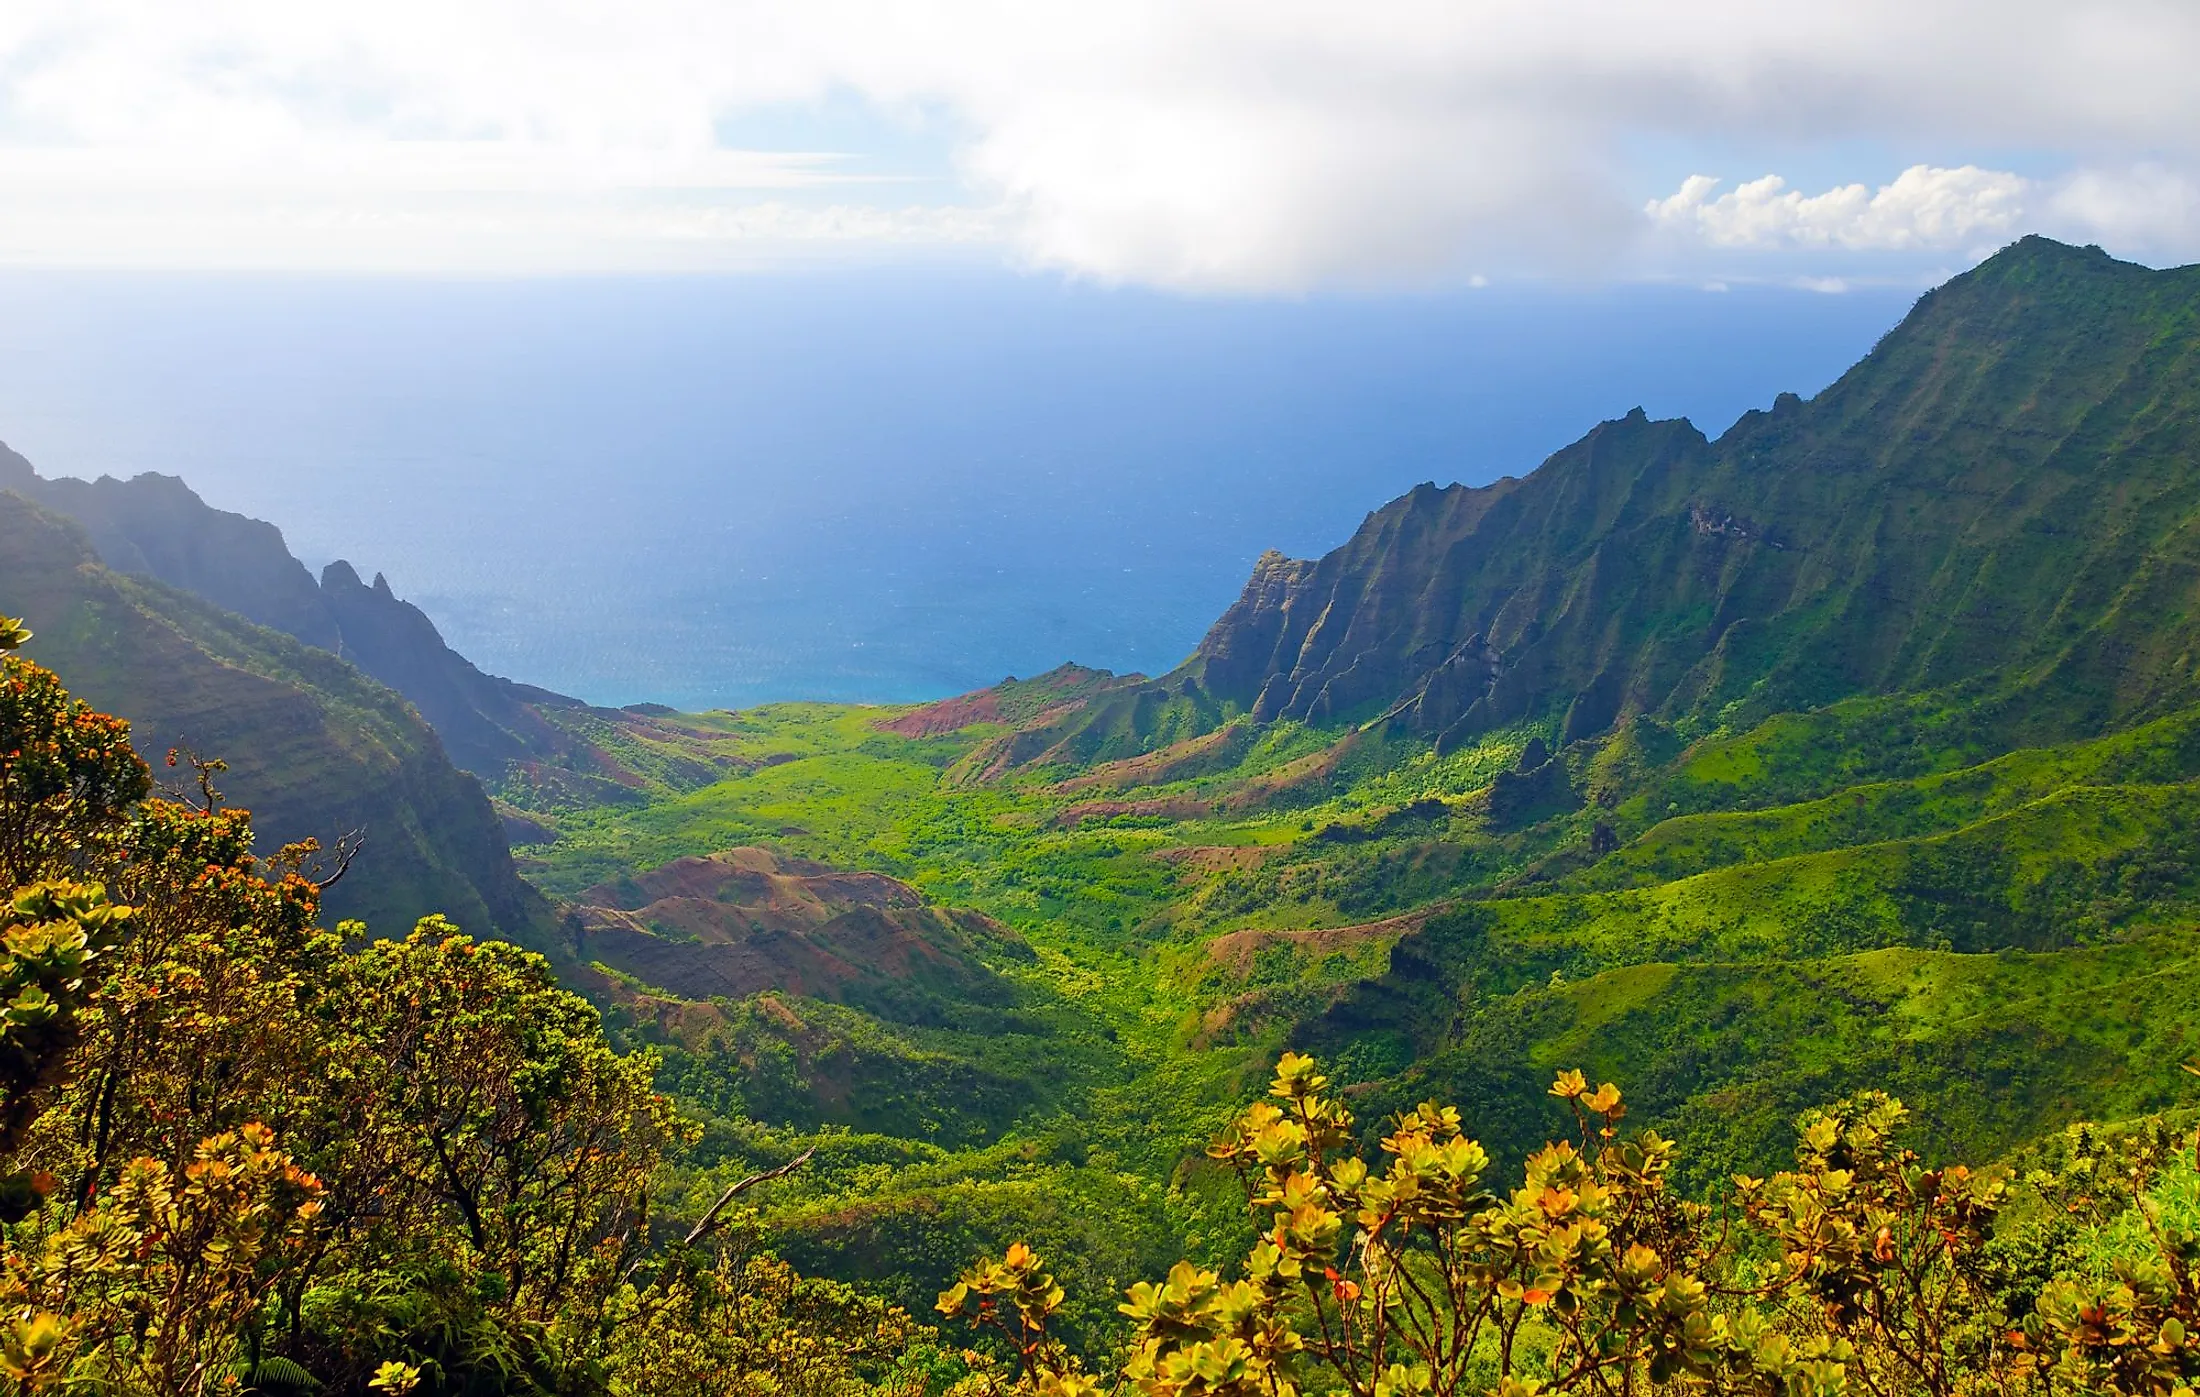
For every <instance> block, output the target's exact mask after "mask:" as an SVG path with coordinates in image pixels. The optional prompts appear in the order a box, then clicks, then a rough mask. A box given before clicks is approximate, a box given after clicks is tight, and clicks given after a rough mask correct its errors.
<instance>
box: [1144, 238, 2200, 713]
mask: <svg viewBox="0 0 2200 1397" xmlns="http://www.w3.org/2000/svg"><path fill="white" fill-rule="evenodd" d="M2196 537H2200V268H2186V269H2182V270H2178V271H2168V272H2156V271H2150V270H2147V269H2145V268H2142V267H2137V266H2132V265H2129V264H2126V263H2119V262H2115V261H2113V260H2111V259H2110V258H2108V257H2107V256H2106V255H2105V254H2102V253H2101V252H2099V251H2098V249H2087V250H2079V249H2074V248H2068V247H2064V246H2061V245H2060V244H2056V243H2052V242H2049V241H2047V240H2045V239H2040V238H2028V239H2025V240H2024V241H2023V242H2021V243H2018V244H2016V245H2014V246H2013V247H2011V248H2009V249H2007V250H2005V251H2004V252H2002V253H2001V254H1999V255H1997V256H1996V257H1994V258H1992V259H1990V260H1989V261H1987V262H1986V263H1984V264H1982V265H1981V266H1979V267H1978V268H1976V269H1975V270H1973V271H1972V272H1970V273H1968V274H1966V275H1964V276H1962V277H1958V278H1957V279H1955V280H1954V281H1953V282H1950V283H1949V284H1948V285H1946V286H1944V287H1942V288H1940V289H1939V290H1937V291H1935V292H1933V293H1931V294H1929V295H1927V296H1926V297H1925V298H1924V299H1923V300H1921V301H1920V302H1919V303H1918V305H1917V307H1916V308H1915V310H1913V312H1912V313H1911V314H1910V316H1909V317H1908V318H1907V319H1906V320H1905V321H1904V322H1903V323H1902V325H1900V326H1899V327H1898V328H1896V329H1895V330H1894V331H1893V332H1891V333H1890V334H1889V335H1888V336H1887V337H1886V338H1885V339H1884V340H1883V341H1882V342H1881V343H1880V345H1879V346H1878V347H1877V348H1876V349H1875V350H1874V351H1873V352H1872V353H1871V355H1870V356H1868V357H1867V358H1866V359H1864V360H1863V361H1862V362H1861V363H1859V364H1858V365H1857V366H1856V367H1855V368H1853V369H1852V370H1850V371H1849V373H1848V374H1846V375H1845V376H1843V378H1842V379H1841V380H1840V381H1839V382H1838V383H1836V384H1834V385H1833V386H1832V387H1831V388H1829V389H1827V390H1826V391H1825V392H1824V393H1822V394H1820V395H1819V396H1818V397H1817V398H1816V399H1814V400H1813V401H1811V402H1808V403H1806V402H1803V401H1802V400H1800V399H1798V398H1796V397H1794V396H1793V395H1783V396H1782V398H1781V399H1780V400H1779V402H1778V403H1777V404H1776V405H1775V406H1774V407H1773V409H1772V410H1771V411H1769V412H1759V413H1752V414H1750V415H1748V416H1747V417H1745V418H1743V419H1742V421H1740V422H1739V423H1737V424H1736V425H1735V426H1734V427H1733V428H1732V429H1731V430H1730V431H1729V432H1727V434H1726V435H1725V436H1723V437H1722V438H1721V439H1720V440H1718V441H1717V442H1709V441H1706V440H1705V439H1704V438H1703V436H1702V435H1701V434H1700V433H1698V432H1697V431H1696V430H1695V429H1694V428H1693V427H1692V426H1690V425H1689V424H1688V423H1686V422H1684V421H1673V422H1653V421H1650V420H1649V419H1647V418H1646V417H1644V416H1643V415H1642V414H1641V413H1640V412H1639V411H1638V412H1636V413H1634V414H1631V415H1630V416H1628V417H1627V418H1625V419H1622V420H1620V421H1617V422H1608V423H1605V424H1604V425H1603V426H1601V427H1598V428H1597V429H1596V430H1595V431H1592V432H1591V433H1590V434H1589V435H1588V436H1587V437H1585V438H1583V439H1582V440H1581V441H1580V442H1577V443H1576V444H1574V445H1573V446H1570V447H1568V448H1566V449H1565V450H1563V451H1561V452H1559V453H1558V454H1557V455H1555V456H1553V457H1552V458H1551V459H1550V460H1548V461H1546V462H1545V463H1544V464H1543V465H1542V466H1541V467H1540V468H1538V469H1537V470H1536V471H1534V472H1533V473H1532V474H1530V475H1528V476H1527V477H1525V478H1523V479H1518V480H1514V479H1507V480H1501V481H1499V482H1497V483H1496V484H1494V485H1490V486H1486V487H1481V488H1476V489H1469V488H1466V487H1463V486H1452V487H1450V488H1448V489H1438V488H1436V487H1434V486H1432V485H1425V486H1422V487H1420V488H1418V489H1416V490H1414V491H1413V492H1412V493H1410V494H1408V495H1406V496H1404V497H1403V498H1401V499H1398V500H1395V501H1393V502H1391V503H1390V504H1388V505H1386V506H1384V507H1383V508H1382V509H1380V510H1378V511H1376V512H1375V513H1374V514H1372V515H1370V516H1369V517H1368V520H1367V522H1366V523H1365V524H1363V525H1362V526H1361V528H1360V530H1359V531H1358V533H1356V534H1355V535H1354V536H1353V538H1352V539H1351V540H1350V541H1348V542H1347V543H1346V544H1345V545H1344V546H1343V547H1341V548H1339V549H1337V550H1336V551H1335V552H1333V553H1331V554H1329V555H1328V556H1326V557H1324V558H1322V559H1321V560H1320V561H1318V562H1312V563H1306V562H1294V561H1291V560H1288V559H1284V558H1281V557H1279V556H1275V555H1271V556H1269V557H1267V558H1264V559H1262V560H1261V562H1260V563H1259V564H1258V565H1257V566H1256V568H1255V570H1254V574H1253V577H1252V580H1251V581H1250V582H1249V583H1248V584H1247V587H1246V589H1245V592H1244V595H1243V596H1242V597H1241V598H1240V599H1239V601H1238V602H1237V603H1236V605H1234V606H1233V607H1231V608H1230V610H1229V611H1228V612H1227V613H1226V614H1225V615H1224V616H1223V617H1222V618H1221V620H1219V621H1218V622H1217V623H1216V625H1215V626H1214V628H1213V629H1212V630H1211V631H1210V632H1209V634H1208V636H1207V637H1206V639H1205V640H1204V641H1203V642H1202V643H1201V645H1200V647H1199V650H1198V651H1197V653H1196V654H1195V655H1194V656H1193V658H1192V659H1191V660H1190V661H1189V662H1187V664H1186V666H1185V668H1184V670H1183V671H1182V672H1181V675H1182V677H1186V678H1191V679H1195V680H1196V681H1197V682H1198V683H1200V684H1201V685H1203V686H1204V687H1205V689H1206V690H1207V691H1208V692H1210V693H1211V694H1213V695H1214V696H1215V697H1216V698H1217V699H1219V700H1222V701H1223V702H1225V703H1227V704H1230V705H1234V706H1241V707H1243V708H1245V709H1249V710H1251V711H1252V712H1253V713H1254V714H1255V715H1256V716H1259V717H1262V718H1272V717H1292V718H1302V719H1306V720H1309V721H1314V722H1344V721H1356V722H1364V721H1370V720H1384V721H1388V722H1392V723H1396V724H1400V725H1402V726H1404V727H1406V728H1408V729H1410V730H1411V731H1414V732H1417V733H1420V734H1424V735H1426V736H1429V737H1432V738H1435V739H1436V740H1438V741H1439V743H1455V742H1458V741H1461V740H1464V739H1466V738H1468V737H1471V736H1472V735H1474V734H1476V733H1479V732H1482V731H1486V730H1488V729H1491V728H1494V727H1498V726H1502V725H1504V724H1508V723H1512V722H1516V721H1519V720H1521V719H1526V718H1554V719H1557V720H1559V721H1560V722H1561V724H1562V727H1563V731H1564V733H1565V735H1566V736H1567V737H1580V736H1587V735H1591V734H1594V733H1597V732H1601V731H1604V730H1606V729H1607V728H1609V727H1610V726H1612V724H1613V723H1615V722H1616V721H1617V720H1619V719H1621V718H1623V717H1625V716H1626V715H1628V714H1631V713H1653V714H1662V715H1665V716H1668V717H1675V716H1682V715H1687V714H1715V713H1717V712H1719V711H1721V710H1722V709H1723V708H1725V706H1727V705H1730V704H1734V703H1737V702H1739V703H1741V704H1743V705H1744V707H1745V708H1752V709H1755V708H1761V709H1763V710H1765V711H1772V710H1774V709H1777V708H1793V707H1804V706H1809V705H1812V704H1815V703H1821V702H1825V701H1828V700H1830V699H1833V698H1837V697H1840V696H1842V695H1844V694H1850V693H1857V692H1865V691H1878V690H1907V689H1919V688H1929V687H1936V686H1940V685H1946V684H1950V683H1955V682H1959V681H1964V680H1972V679H1981V678H1985V677H1988V676H1991V677H1993V679H1994V681H1995V682H1996V683H1998V684H2002V685H2006V686H2008V687H2009V688H2010V690H2011V691H2012V692H2013V693H2016V694H2019V695H2023V696H2026V697H2025V698H2024V703H2026V704H2029V705H2030V709H2029V711H2030V713H2031V715H2032V716H2031V717H2030V718H2029V719H2027V721H2033V722H2036V723H2038V724H2040V725H2042V726H2043V727H2045V728H2048V729H2057V730H2082V729H2084V728H2087V727H2090V726H2095V725H2098V724H2100V723H2104V722H2115V721H2122V720H2124V719H2127V718H2129V717H2131V716H2135V715H2139V714H2143V713H2147V712H2150V711H2156V710H2159V709H2160V708H2162V707H2163V706H2165V705H2166V704H2169V703H2173V702H2178V701H2189V700H2190V699H2191V698H2192V697H2194V696H2196V689H2195V683H2194V680H2193V677H2192V673H2191V666H2190V665H2189V663H2186V662H2185V661H2183V660H2182V659H2180V657H2181V656H2183V655H2186V654H2187V653H2189V652H2190V650H2191V648H2192V645H2193V643H2194V642H2195V641H2196V640H2200V635H2196V634H2195V631H2196V630H2200V608H2196V607H2195V606H2194V605H2193V603H2194V602H2195V601H2200V596H2196V595H2195V590H2194V588H2195V583H2194V581H2193V578H2194V576H2195V574H2194V571H2193V563H2194V562H2195V561H2200V560H2196V559H2195V557H2194V549H2195V544H2194V543H2193V539H2194V538H2196ZM2050 680H2051V681H2052V682H2049V681H2050ZM2050 693H2052V694H2053V698H2052V700H2049V699H2047V698H2046V697H2044V696H2045V695H2048V694H2050Z"/></svg>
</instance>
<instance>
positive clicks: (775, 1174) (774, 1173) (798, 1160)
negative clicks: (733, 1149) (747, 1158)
mask: <svg viewBox="0 0 2200 1397" xmlns="http://www.w3.org/2000/svg"><path fill="white" fill-rule="evenodd" d="M816 1153H817V1146H815V1145H812V1146H810V1147H809V1148H808V1149H806V1150H804V1151H803V1152H802V1153H800V1154H798V1155H796V1156H795V1157H794V1158H793V1159H790V1160H788V1161H787V1162H786V1163H785V1164H782V1165H780V1166H779V1167H778V1168H777V1169H766V1170H765V1171H764V1172H763V1173H761V1174H751V1175H749V1176H748V1177H747V1178H745V1179H739V1180H736V1181H735V1182H733V1183H730V1184H727V1185H726V1191H725V1192H724V1193H721V1194H719V1195H718V1201H717V1202H715V1203H713V1204H711V1205H710V1211H709V1212H707V1213H705V1214H703V1220H702V1221H701V1222H698V1223H696V1224H695V1226H694V1227H693V1228H691V1229H690V1230H689V1231H688V1235H687V1236H685V1237H683V1238H681V1239H680V1245H681V1246H683V1247H692V1246H694V1245H695V1244H696V1243H697V1242H700V1241H702V1240H703V1239H704V1238H705V1237H708V1236H709V1235H710V1234H711V1233H712V1232H714V1231H716V1230H717V1227H718V1215H719V1214H720V1213H722V1212H724V1211H725V1207H726V1205H727V1204H728V1203H731V1202H732V1201H733V1200H734V1199H735V1198H736V1197H738V1196H740V1195H741V1194H744V1193H746V1192H748V1191H749V1190H750V1189H752V1188H755V1187H756V1186H757V1185H758V1184H767V1183H770V1182H771V1181H772V1180H773V1179H783V1178H785V1177H787V1175H789V1174H792V1173H793V1172H794V1171H795V1170H797V1169H800V1168H801V1167H802V1166H803V1165H805V1164H808V1163H809V1162H810V1156H811V1155H813V1154H816Z"/></svg>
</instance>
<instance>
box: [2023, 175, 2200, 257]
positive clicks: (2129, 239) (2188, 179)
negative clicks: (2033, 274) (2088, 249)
mask: <svg viewBox="0 0 2200 1397" xmlns="http://www.w3.org/2000/svg"><path fill="white" fill-rule="evenodd" d="M2047 212H2048V219H2047V225H2048V226H2049V227H2050V228H2052V229H2054V230H2057V231H2068V232H2069V233H2071V234H2072V235H2073V236H2088V235H2090V236H2097V237H2101V238H2105V239H2107V240H2109V241H2111V242H2115V243H2117V244H2119V245H2122V246H2125V247H2140V248H2162V249H2165V250H2173V251H2182V252H2185V253H2187V254H2190V252H2191V251H2192V250H2193V249H2194V248H2196V247H2200V181H2196V180H2195V179H2194V178H2193V177H2192V176H2191V175H2188V174H2180V173H2178V172H2176V171H2174V170H2169V169H2165V168H2163V167H2162V166H2160V165H2153V164H2146V165H2138V166H2133V167H2129V168H2124V169H2108V170H2081V171H2079V172H2078V173H2076V174H2075V175H2073V176H2071V177H2070V178H2069V179H2067V180H2065V181H2063V182H2062V184H2061V186H2060V187H2059V188H2057V189H2056V190H2055V192H2054V195H2053V197H2052V198H2051V199H2050V200H2049V201H2048V204H2047Z"/></svg>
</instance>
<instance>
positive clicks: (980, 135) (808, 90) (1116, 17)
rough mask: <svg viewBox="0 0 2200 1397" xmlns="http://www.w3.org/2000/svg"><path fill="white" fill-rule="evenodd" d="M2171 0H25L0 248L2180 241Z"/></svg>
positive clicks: (1542, 264)
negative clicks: (2032, 237)
mask: <svg viewBox="0 0 2200 1397" xmlns="http://www.w3.org/2000/svg"><path fill="white" fill-rule="evenodd" d="M2195 60H2200V6H2196V5H2194V4H2192V3H2191V0H2089V2H2088V3H2081V4H2072V3H2068V0H1994V3H1984V0H1846V2H1845V3H1843V4H1839V5H1828V4H1823V3H1814V4H1796V3H1766V2H1765V0H1656V2H1655V3H1650V2H1648V0H1533V2H1532V3H1531V2H1530V0H1441V2H1439V0H1426V2H1424V0H1388V2H1386V3H1373V4H1354V5H1349V6H1348V5H1342V4H1337V3H1334V0H1331V2H1330V3H1304V2H1303V0H1266V2H1265V3H1258V4H1255V3H1240V2H1239V0H1115V3H1110V4H1107V5H1092V4H1089V3H1070V0H901V2H900V3H893V4H884V3H875V2H873V3H863V2H862V0H800V3H795V0H623V3H619V4H615V5H614V4H609V3H598V2H597V0H557V2H556V3H537V2H534V0H460V2H458V3H454V0H373V3H365V2H364V0H332V2H330V3H298V2H297V0H284V3H275V0H199V2H198V3H194V4H191V5H188V6H178V5H171V4H161V3H154V2H153V0H16V3H14V4H11V5H9V6H8V7H6V11H5V13H4V14H0V266H15V267H23V268H43V267H60V266H72V267H105V268H136V269H167V270H192V269H198V270H207V269H220V270H280V271H338V272H377V273H387V272H396V273H439V274H440V273H468V274H478V273H491V274H507V273H520V274H526V273H560V272H589V273H600V272H630V271H639V272H681V271H726V270H750V269H760V270H771V269H775V268H780V267H788V266H797V265H804V266H806V265H814V264H816V263H818V262H821V261H822V262H851V261H852V262H876V261H896V262H912V263H921V262H923V261H925V260H926V259H949V260H955V261H975V262H979V263H983V264H988V265H995V266H1006V267H1014V268H1025V269H1037V270H1042V271H1047V272H1051V273H1056V274H1060V275H1065V276H1068V277H1072V278H1081V279H1090V280H1095V281H1099V282H1104V283H1117V284H1130V285H1143V286H1151V287H1158V288H1163V289H1167V290H1172V291H1178V292H1184V293H1189V294H1195V295H1208V294H1223V295H1254V296H1272V295H1285V296H1292V295H1303V294H1306V293H1309V292H1318V291H1323V290H1330V289H1344V290H1364V289H1380V290H1385V291H1391V290H1397V289H1401V288H1404V289H1409V290H1412V289H1422V288H1448V287H1456V286H1461V285H1466V286H1471V285H1475V284H1478V283H1479V282H1490V281H1503V280H1514V281H1536V280H1555V281H1565V282H1574V283H1579V282H1598V281H1612V280H1630V279H1632V280H1642V279H1650V280H1658V279H1677V280H1684V281H1685V280H1697V281H1705V282H1732V281H1736V280H1769V281H1783V280H1784V281H1792V282H1804V283H1808V284H1816V285H1824V286H1828V287H1832V286H1836V285H1849V284H1858V283H1872V282H1881V283H1892V284H1920V283H1923V282H1929V281H1931V280H1934V279H1937V278H1938V277H1940V276H1944V275H1945V274H1946V273H1947V272H1949V271H1950V270H1954V269H1957V268H1960V267H1961V266H1963V265H1965V264H1967V263H1968V262H1969V261H1972V260H1975V259H1976V258H1977V257H1978V256H1979V255H1981V254H1982V253H1984V252H1985V251H1987V250H1990V249H1991V248H1993V247H1995V246H1998V245H1999V244H2001V243H2003V242H2006V241H2008V240H2009V239H2010V238H2011V237H2013V236H2015V235H2017V234H2019V233H2022V232H2026V231H2045V232H2049V233H2051V234H2054V235H2057V236H2061V237H2065V238H2069V239H2074V240H2078V241H2098V242H2101V243H2102V244H2104V245H2105V246H2108V247H2109V248H2110V250H2112V251H2115V252H2117V253H2119V254H2120V255H2124V256H2129V257H2134V258H2137V259H2139V260H2145V261H2151V262H2155V263H2164V262H2173V261H2182V260H2189V259H2191V258H2193V257H2195V256H2200V83H2194V82H2193V81H2192V79H2191V74H2192V71H2193V68H2194V65H2195Z"/></svg>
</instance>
